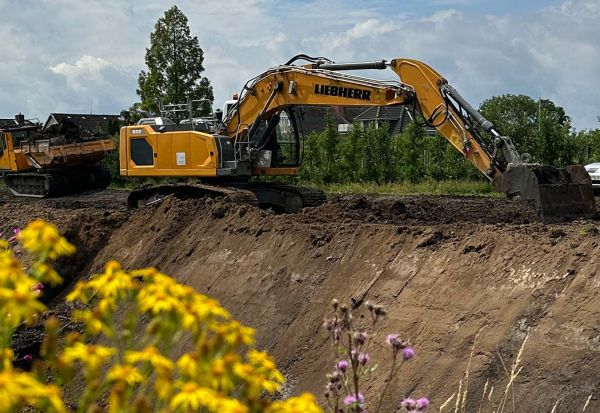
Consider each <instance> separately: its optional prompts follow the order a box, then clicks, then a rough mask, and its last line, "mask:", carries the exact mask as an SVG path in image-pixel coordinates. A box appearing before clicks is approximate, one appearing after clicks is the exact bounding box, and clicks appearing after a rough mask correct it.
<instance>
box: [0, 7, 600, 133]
mask: <svg viewBox="0 0 600 413" xmlns="http://www.w3.org/2000/svg"><path fill="white" fill-rule="evenodd" d="M176 3H177V5H178V6H179V7H180V8H181V9H182V10H183V11H184V13H185V14H186V15H187V16H188V18H189V20H190V27H191V30H192V33H193V34H194V35H196V36H198V38H199V41H200V45H201V46H202V47H203V49H204V52H205V62H204V66H205V68H206V72H205V75H206V76H207V77H208V78H209V79H210V80H211V82H212V84H213V86H214V90H215V97H216V102H215V104H216V106H218V105H220V104H221V103H222V102H223V101H224V100H226V99H227V98H229V96H230V95H231V93H232V92H234V91H237V90H239V88H240V86H241V85H242V84H243V83H244V82H245V81H246V80H247V79H249V78H251V77H254V76H255V75H256V74H258V73H260V72H261V71H264V70H265V69H267V68H268V67H270V66H273V65H277V64H281V63H283V62H284V61H285V60H287V59H289V57H291V56H293V55H295V54H297V53H308V54H318V55H325V56H328V57H330V58H331V59H333V60H336V61H352V60H354V61H357V60H365V59H369V60H371V59H382V58H383V59H388V60H389V59H392V58H394V57H407V58H416V59H420V60H423V61H425V62H426V63H428V64H430V65H431V66H433V67H434V68H436V69H437V70H438V71H439V72H440V73H442V74H443V75H444V76H445V77H446V78H447V79H448V80H449V81H450V82H451V83H452V84H453V85H454V86H456V87H457V88H458V89H459V90H460V91H461V93H462V94H463V95H464V96H465V97H466V98H467V99H468V100H470V101H471V103H473V104H474V105H475V106H477V105H478V104H479V103H480V102H481V101H482V100H484V99H486V98H488V97H491V96H494V95H499V94H505V93H513V94H519V93H522V94H527V95H530V96H532V97H534V98H538V97H543V98H548V99H552V100H554V101H555V102H556V103H557V104H559V105H561V106H564V107H565V109H566V110H567V112H568V113H569V114H570V115H571V116H572V118H573V123H574V125H575V127H577V128H578V129H584V128H596V127H597V126H598V121H597V117H598V116H599V115H600V99H598V97H599V95H600V94H599V92H598V88H597V87H596V85H597V84H598V80H600V25H599V24H598V22H599V21H600V1H599V0H548V1H541V0H522V1H516V0H496V1H489V0H431V1H417V0H397V1H392V0H371V1H355V0H312V1H308V2H306V1H295V0H294V1H292V0H285V1H278V0H202V1H198V0H180V1H177V2H176ZM172 4H173V1H167V2H166V1H159V0H126V1H123V0H0V15H2V16H3V23H2V25H0V39H2V41H1V42H0V56H2V60H1V61H0V117H10V116H12V115H14V113H16V112H23V113H25V114H26V115H27V116H29V117H38V118H45V117H46V116H47V114H48V113H49V112H59V111H64V112H83V113H86V112H89V111H90V107H91V108H92V110H93V111H94V112H95V113H118V112H119V111H120V110H121V109H124V108H127V107H129V106H130V105H131V104H132V103H133V102H135V101H136V99H137V96H136V94H135V89H136V86H137V75H138V73H139V71H140V70H141V69H143V68H144V52H145V48H146V47H147V46H148V43H149V33H150V32H151V31H152V29H153V26H154V23H155V22H156V20H157V19H158V18H159V17H160V16H161V15H162V13H163V11H164V10H165V9H167V8H168V7H170V6H171V5H172ZM32 22H34V23H32ZM372 76H373V77H387V78H393V76H392V74H391V72H390V73H381V72H375V73H373V74H372Z"/></svg>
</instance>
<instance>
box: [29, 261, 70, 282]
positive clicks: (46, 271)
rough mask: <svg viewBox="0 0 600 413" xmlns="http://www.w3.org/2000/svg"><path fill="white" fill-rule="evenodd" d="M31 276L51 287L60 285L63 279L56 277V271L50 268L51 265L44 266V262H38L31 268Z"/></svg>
mask: <svg viewBox="0 0 600 413" xmlns="http://www.w3.org/2000/svg"><path fill="white" fill-rule="evenodd" d="M31 272H32V275H33V277H34V278H35V279H37V280H39V281H41V282H43V283H48V284H50V285H52V286H55V285H58V284H61V283H62V281H63V279H62V278H61V277H60V275H58V273H57V272H56V270H54V268H52V266H51V265H48V264H46V263H45V262H38V263H35V264H33V266H32V267H31Z"/></svg>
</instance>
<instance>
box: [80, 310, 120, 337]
mask: <svg viewBox="0 0 600 413" xmlns="http://www.w3.org/2000/svg"><path fill="white" fill-rule="evenodd" d="M73 319H75V320H77V321H81V322H82V323H84V324H85V329H86V331H87V332H88V333H89V334H92V335H96V334H100V333H102V334H104V335H105V336H107V337H112V336H113V335H114V331H113V328H112V327H111V326H110V324H109V323H108V322H109V321H110V317H109V318H108V319H107V318H106V317H103V316H102V314H101V313H100V312H99V311H90V310H75V311H73Z"/></svg>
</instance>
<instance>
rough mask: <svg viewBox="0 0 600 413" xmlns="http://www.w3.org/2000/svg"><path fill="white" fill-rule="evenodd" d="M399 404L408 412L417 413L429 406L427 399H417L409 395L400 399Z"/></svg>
mask: <svg viewBox="0 0 600 413" xmlns="http://www.w3.org/2000/svg"><path fill="white" fill-rule="evenodd" d="M400 406H402V407H404V408H405V409H406V411H407V412H408V413H419V412H422V411H424V410H425V409H427V408H428V407H429V399H428V398H427V397H421V398H420V399H419V400H415V399H411V398H410V397H409V398H407V399H404V400H402V402H401V403H400Z"/></svg>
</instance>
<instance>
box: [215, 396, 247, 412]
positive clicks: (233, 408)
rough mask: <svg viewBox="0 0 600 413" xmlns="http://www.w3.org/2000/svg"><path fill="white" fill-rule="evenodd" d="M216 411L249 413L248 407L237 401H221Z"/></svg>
mask: <svg viewBox="0 0 600 413" xmlns="http://www.w3.org/2000/svg"><path fill="white" fill-rule="evenodd" d="M215 411H216V412H219V413H247V412H248V407H247V406H244V405H243V404H242V403H240V402H239V401H238V400H235V399H221V400H219V402H218V405H217V408H216V410H215Z"/></svg>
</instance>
